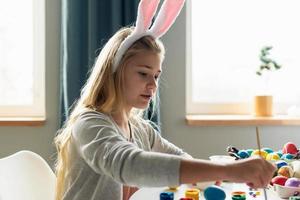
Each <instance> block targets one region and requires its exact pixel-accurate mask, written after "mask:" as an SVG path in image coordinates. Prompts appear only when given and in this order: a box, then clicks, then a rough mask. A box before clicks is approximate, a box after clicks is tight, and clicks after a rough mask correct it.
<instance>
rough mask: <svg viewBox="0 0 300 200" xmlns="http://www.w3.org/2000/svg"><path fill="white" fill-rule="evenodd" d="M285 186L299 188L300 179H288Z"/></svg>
mask: <svg viewBox="0 0 300 200" xmlns="http://www.w3.org/2000/svg"><path fill="white" fill-rule="evenodd" d="M284 185H285V186H289V187H299V186H300V179H299V178H289V179H288V180H287V181H286V182H285V184H284Z"/></svg>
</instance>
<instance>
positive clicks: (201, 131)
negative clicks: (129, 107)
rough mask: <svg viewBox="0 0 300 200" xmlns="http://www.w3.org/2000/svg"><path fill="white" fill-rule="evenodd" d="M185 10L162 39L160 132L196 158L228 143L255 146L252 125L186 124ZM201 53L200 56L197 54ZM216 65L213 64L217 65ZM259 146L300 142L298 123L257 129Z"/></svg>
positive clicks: (220, 150)
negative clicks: (163, 50) (162, 64)
mask: <svg viewBox="0 0 300 200" xmlns="http://www.w3.org/2000/svg"><path fill="white" fill-rule="evenodd" d="M185 9H186V7H185V8H184V10H183V12H182V13H181V14H180V16H179V18H178V19H177V20H176V23H175V24H174V26H172V27H171V29H170V30H169V32H168V33H167V34H166V35H165V36H164V37H163V38H162V41H163V42H164V44H165V47H166V50H167V51H166V60H165V62H164V65H165V67H164V68H163V76H162V80H161V84H162V85H161V91H162V92H161V109H162V134H163V136H164V137H166V138H167V139H168V140H170V141H171V142H173V143H175V144H176V145H178V146H180V147H182V148H183V149H184V150H186V151H187V152H189V153H191V154H192V155H193V156H195V157H199V158H207V157H208V156H209V155H211V154H224V153H226V147H227V146H228V145H234V146H236V147H238V148H256V137H255V127H251V126H246V127H245V126H241V127H200V126H198V127H191V126H187V125H186V123H185V93H186V89H185V88H186V83H185V81H186V80H185V73H186V66H185V63H186V60H185V59H186V55H185V54H186V52H185V50H186V49H185V41H186V34H185V28H186V27H185V26H186V22H185V20H186V17H185V14H186V12H185ZM199 56H201V55H199ZM217 67H218V66H216V68H217ZM260 133H261V136H260V137H261V138H260V139H261V145H262V146H265V147H271V148H274V149H276V150H277V149H280V148H281V147H282V145H283V144H284V143H285V142H287V141H294V142H295V143H296V144H298V145H300V126H290V127H287V126H286V127H280V126H271V127H268V126H265V127H261V128H260Z"/></svg>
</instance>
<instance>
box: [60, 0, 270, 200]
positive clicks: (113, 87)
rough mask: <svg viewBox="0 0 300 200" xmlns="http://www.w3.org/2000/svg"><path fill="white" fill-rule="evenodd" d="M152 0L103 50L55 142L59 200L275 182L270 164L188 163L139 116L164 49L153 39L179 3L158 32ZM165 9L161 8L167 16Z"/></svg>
mask: <svg viewBox="0 0 300 200" xmlns="http://www.w3.org/2000/svg"><path fill="white" fill-rule="evenodd" d="M145 2H146V3H145ZM153 2H155V3H157V2H158V1H156V0H151V1H149V0H145V1H144V0H142V1H141V3H140V5H139V13H138V20H137V23H136V24H137V26H136V27H135V28H123V29H121V30H120V31H118V32H117V33H116V34H115V35H114V36H113V37H112V38H111V39H110V40H109V41H108V42H107V44H106V45H105V46H104V48H103V49H102V51H101V53H100V55H99V57H98V58H97V60H96V63H95V66H94V68H93V70H92V72H91V74H90V77H89V79H88V81H87V83H86V85H85V86H84V88H83V90H82V93H81V97H80V99H79V100H78V101H77V103H76V105H75V107H74V109H73V111H72V113H71V115H70V117H69V120H68V121H67V123H66V124H65V126H64V128H63V129H62V130H61V133H60V134H59V135H58V136H57V137H56V138H55V143H56V145H57V149H58V162H57V167H56V173H57V191H56V192H57V194H56V199H57V200H62V199H63V200H83V199H84V200H96V199H97V200H99V199H114V200H121V199H126V200H127V199H129V197H130V196H131V195H132V194H133V193H134V192H135V191H136V190H137V188H136V187H146V186H168V185H180V184H184V183H196V182H200V181H215V180H228V181H232V182H246V183H248V184H250V185H251V186H252V187H254V188H258V187H264V186H266V185H267V184H268V183H269V181H270V179H271V178H272V175H273V172H274V170H275V167H274V166H273V165H272V164H270V163H268V162H266V161H265V160H263V159H261V158H250V159H245V160H242V161H237V162H234V163H232V164H226V165H224V164H215V163H212V162H209V161H205V160H199V159H193V158H192V157H191V156H190V155H189V154H187V153H185V152H183V151H182V150H181V149H180V148H178V147H176V146H175V145H173V144H171V143H169V142H168V141H167V140H165V139H163V138H162V137H161V136H160V135H159V134H158V133H157V132H156V130H155V129H154V128H153V127H152V126H151V125H150V124H149V122H148V121H146V120H143V119H142V117H141V116H142V111H143V110H144V109H145V108H147V106H148V104H149V101H150V100H151V99H152V98H153V97H154V96H155V92H156V90H157V87H158V80H159V77H160V74H161V72H162V68H161V65H162V62H163V59H164V47H163V44H162V43H161V42H160V40H159V39H158V38H159V37H160V36H161V35H162V34H163V33H164V32H166V30H167V29H168V28H169V27H170V25H171V24H172V23H173V21H174V19H175V18H176V16H177V14H178V13H179V11H180V9H181V7H182V4H183V3H182V4H181V5H179V6H177V8H176V9H177V14H175V15H174V12H168V13H172V15H173V16H171V19H172V18H173V19H172V20H167V21H168V22H167V23H160V25H155V24H154V25H153V27H154V28H155V27H156V29H151V30H150V31H149V32H148V27H149V26H150V25H149V24H150V23H151V22H149V19H150V18H151V19H152V16H149V15H152V14H149V13H153V12H155V10H156V8H154V7H156V5H155V6H153V5H152V4H153ZM172 2H175V1H173V0H172ZM176 2H180V0H178V1H176ZM181 2H183V1H181ZM144 3H145V4H144ZM150 4H151V5H150ZM169 6H170V5H169V4H165V3H164V5H163V6H162V9H161V10H162V11H161V12H160V13H163V12H164V13H163V14H164V17H166V16H167V13H166V11H168V9H170V7H169ZM147 9H150V11H149V10H147ZM141 16H142V17H141ZM160 16H161V15H158V17H157V20H159V19H160ZM139 18H142V19H143V20H142V22H141V21H139ZM168 19H170V17H169V18H168ZM147 20H148V21H147ZM150 21H151V20H150ZM141 24H142V25H141ZM141 26H142V28H141ZM162 27H163V30H162ZM158 29H159V31H157V30H158ZM250 172H251V173H250Z"/></svg>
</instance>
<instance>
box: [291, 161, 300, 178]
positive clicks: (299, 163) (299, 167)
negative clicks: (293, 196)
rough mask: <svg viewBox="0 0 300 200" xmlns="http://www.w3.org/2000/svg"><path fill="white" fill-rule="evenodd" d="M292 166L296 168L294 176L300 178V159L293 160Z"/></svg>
mask: <svg viewBox="0 0 300 200" xmlns="http://www.w3.org/2000/svg"><path fill="white" fill-rule="evenodd" d="M291 166H292V168H293V170H294V177H296V178H300V161H299V160H294V161H292V162H291Z"/></svg>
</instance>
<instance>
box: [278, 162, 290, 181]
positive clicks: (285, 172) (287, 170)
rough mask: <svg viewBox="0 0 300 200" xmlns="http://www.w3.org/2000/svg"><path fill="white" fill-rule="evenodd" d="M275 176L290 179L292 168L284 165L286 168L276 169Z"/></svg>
mask: <svg viewBox="0 0 300 200" xmlns="http://www.w3.org/2000/svg"><path fill="white" fill-rule="evenodd" d="M277 174H278V175H281V176H285V177H287V178H291V177H293V174H294V171H293V169H292V167H290V166H288V165H286V166H282V167H280V168H279V169H278V172H277Z"/></svg>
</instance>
